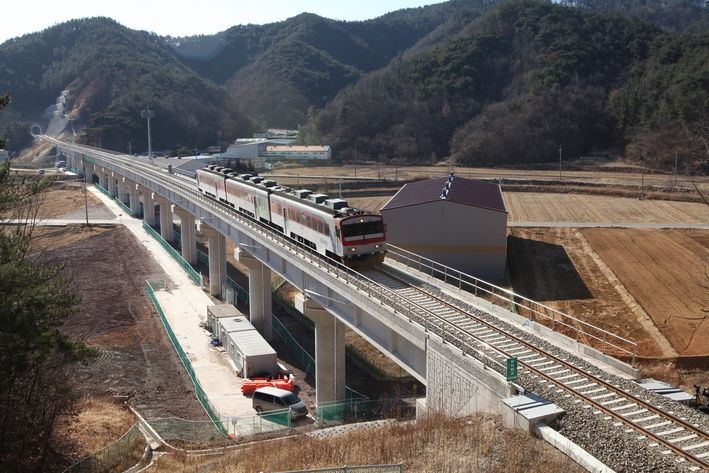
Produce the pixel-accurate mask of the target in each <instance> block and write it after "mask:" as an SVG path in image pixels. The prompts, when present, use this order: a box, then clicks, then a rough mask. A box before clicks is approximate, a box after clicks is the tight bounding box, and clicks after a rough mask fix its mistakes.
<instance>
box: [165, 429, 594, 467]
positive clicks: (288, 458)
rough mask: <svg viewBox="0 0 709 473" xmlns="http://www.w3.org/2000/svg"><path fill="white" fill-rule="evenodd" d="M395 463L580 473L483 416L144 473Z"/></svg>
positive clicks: (261, 447)
mask: <svg viewBox="0 0 709 473" xmlns="http://www.w3.org/2000/svg"><path fill="white" fill-rule="evenodd" d="M397 463H403V470H404V471H405V472H416V473H459V472H466V473H477V472H498V471H499V472H503V471H504V472H506V473H522V472H524V473H547V472H550V471H564V472H569V473H577V472H581V471H583V470H582V469H581V468H580V467H579V466H578V465H576V464H575V463H574V462H573V461H572V460H570V459H569V458H568V457H565V456H564V455H563V454H562V453H561V452H560V451H558V450H555V449H554V447H552V446H551V445H549V444H547V443H545V442H544V441H542V440H540V439H537V438H534V437H531V436H527V435H525V434H523V433H521V432H513V431H510V430H507V429H503V428H502V426H501V425H500V424H499V423H498V422H497V421H496V420H495V419H492V418H486V417H483V416H478V417H473V418H463V419H447V418H442V417H429V418H427V419H424V420H423V421H421V422H416V423H407V424H395V425H391V426H385V427H379V428H374V429H371V428H370V429H362V430H359V431H355V432H350V433H348V434H345V435H338V436H333V437H326V438H313V437H306V436H297V437H291V438H288V439H282V440H276V441H273V442H265V443H260V444H256V445H253V446H246V447H245V448H243V449H239V450H238V451H234V452H233V453H226V454H221V455H210V456H188V455H184V454H182V455H175V454H169V455H165V456H163V457H160V459H159V460H158V461H157V462H156V465H155V467H154V468H153V469H151V471H154V472H156V473H157V472H175V471H203V472H217V471H218V472H221V473H242V472H243V473H247V472H248V473H252V472H272V471H292V470H302V469H305V468H323V467H328V466H340V467H341V466H343V465H348V466H355V465H374V464H397Z"/></svg>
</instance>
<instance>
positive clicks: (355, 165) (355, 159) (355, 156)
mask: <svg viewBox="0 0 709 473" xmlns="http://www.w3.org/2000/svg"><path fill="white" fill-rule="evenodd" d="M354 177H357V147H356V146H355V175H354Z"/></svg>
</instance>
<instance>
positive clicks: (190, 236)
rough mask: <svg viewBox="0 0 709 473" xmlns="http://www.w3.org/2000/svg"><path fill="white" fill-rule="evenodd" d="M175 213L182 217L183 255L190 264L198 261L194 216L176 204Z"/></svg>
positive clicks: (181, 245)
mask: <svg viewBox="0 0 709 473" xmlns="http://www.w3.org/2000/svg"><path fill="white" fill-rule="evenodd" d="M175 213H176V214H177V216H178V217H180V249H181V250H182V257H183V258H184V259H185V261H187V262H188V263H189V264H195V263H196V262H197V228H196V227H195V222H194V216H193V215H192V214H191V213H189V212H188V211H186V210H185V209H181V208H179V207H177V206H175Z"/></svg>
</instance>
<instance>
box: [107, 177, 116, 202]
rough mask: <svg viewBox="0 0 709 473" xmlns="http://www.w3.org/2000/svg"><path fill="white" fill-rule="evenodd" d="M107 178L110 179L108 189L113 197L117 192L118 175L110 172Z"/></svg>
mask: <svg viewBox="0 0 709 473" xmlns="http://www.w3.org/2000/svg"><path fill="white" fill-rule="evenodd" d="M106 178H107V179H108V187H107V188H106V190H107V191H108V193H109V194H110V195H111V197H115V196H116V193H117V192H116V176H114V175H113V173H112V172H108V173H107V174H106Z"/></svg>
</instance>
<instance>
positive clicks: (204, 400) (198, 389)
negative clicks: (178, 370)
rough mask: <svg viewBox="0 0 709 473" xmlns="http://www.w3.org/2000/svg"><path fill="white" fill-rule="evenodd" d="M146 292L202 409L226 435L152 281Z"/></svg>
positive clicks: (148, 284) (217, 413)
mask: <svg viewBox="0 0 709 473" xmlns="http://www.w3.org/2000/svg"><path fill="white" fill-rule="evenodd" d="M145 292H146V293H147V294H148V297H149V298H150V300H151V301H152V303H153V305H154V306H155V310H156V311H157V312H158V315H159V316H160V320H161V321H162V324H163V326H164V327H165V331H166V332H167V335H168V337H169V338H170V341H171V342H172V346H173V347H175V351H176V352H177V356H179V358H180V361H181V362H182V364H183V365H184V366H185V369H186V370H187V374H188V375H189V377H190V379H191V380H192V383H193V384H194V387H195V394H196V395H197V399H198V400H199V402H200V404H202V407H204V410H205V411H207V414H208V415H209V418H210V419H212V421H213V423H214V425H215V426H216V427H217V428H218V429H219V430H220V431H221V432H222V433H224V434H226V431H225V429H224V426H223V425H222V423H221V416H220V414H219V411H217V409H216V408H215V407H214V405H213V404H212V403H211V402H210V401H209V398H208V397H207V393H205V392H204V389H202V385H201V384H200V383H199V379H198V378H197V375H196V374H195V371H194V368H193V367H192V363H191V362H190V359H189V358H188V357H187V354H186V353H185V352H184V350H183V349H182V345H180V342H179V341H178V339H177V337H176V336H175V333H174V332H173V331H172V328H171V327H170V323H169V322H168V321H167V318H166V317H165V312H163V310H162V306H161V305H160V302H158V299H157V297H156V296H155V287H154V286H153V284H151V282H150V281H146V282H145Z"/></svg>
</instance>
